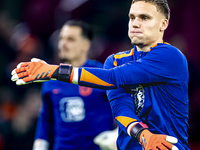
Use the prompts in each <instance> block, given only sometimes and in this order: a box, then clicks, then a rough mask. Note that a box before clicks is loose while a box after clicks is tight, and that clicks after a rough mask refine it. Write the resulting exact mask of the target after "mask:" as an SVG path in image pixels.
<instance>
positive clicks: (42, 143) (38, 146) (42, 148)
mask: <svg viewBox="0 0 200 150" xmlns="http://www.w3.org/2000/svg"><path fill="white" fill-rule="evenodd" d="M48 149H49V142H48V141H46V140H43V139H36V140H35V141H34V143H33V150H48Z"/></svg>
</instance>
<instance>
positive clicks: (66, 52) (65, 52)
mask: <svg viewBox="0 0 200 150" xmlns="http://www.w3.org/2000/svg"><path fill="white" fill-rule="evenodd" d="M81 33H82V30H81V28H80V27H78V26H68V25H66V26H64V27H63V28H62V29H61V32H60V40H59V44H58V47H59V58H60V59H61V60H64V61H70V62H71V61H74V60H79V59H80V58H81V57H83V56H85V55H83V54H84V53H85V52H86V49H85V48H84V44H85V43H84V42H85V40H86V39H85V38H83V36H82V35H81Z"/></svg>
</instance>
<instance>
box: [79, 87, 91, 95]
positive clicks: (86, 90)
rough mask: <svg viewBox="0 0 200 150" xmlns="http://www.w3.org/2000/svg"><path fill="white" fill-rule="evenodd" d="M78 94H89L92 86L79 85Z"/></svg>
mask: <svg viewBox="0 0 200 150" xmlns="http://www.w3.org/2000/svg"><path fill="white" fill-rule="evenodd" d="M79 94H80V95H82V96H89V95H90V94H92V88H88V87H84V86H79Z"/></svg>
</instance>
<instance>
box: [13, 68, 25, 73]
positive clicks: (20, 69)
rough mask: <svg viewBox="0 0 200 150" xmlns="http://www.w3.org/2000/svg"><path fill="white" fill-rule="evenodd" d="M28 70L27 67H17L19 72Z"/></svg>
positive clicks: (16, 70)
mask: <svg viewBox="0 0 200 150" xmlns="http://www.w3.org/2000/svg"><path fill="white" fill-rule="evenodd" d="M26 70H27V67H20V68H17V69H15V72H16V73H17V74H19V73H21V72H25V71H26Z"/></svg>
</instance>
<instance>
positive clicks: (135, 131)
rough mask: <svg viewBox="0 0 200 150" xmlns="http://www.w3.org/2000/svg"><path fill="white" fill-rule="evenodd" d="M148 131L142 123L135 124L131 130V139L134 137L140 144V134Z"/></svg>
mask: <svg viewBox="0 0 200 150" xmlns="http://www.w3.org/2000/svg"><path fill="white" fill-rule="evenodd" d="M145 129H148V126H147V125H146V124H144V123H142V122H140V123H137V124H136V125H134V126H133V127H132V129H131V133H130V134H131V137H134V138H135V139H136V140H137V141H138V142H140V134H141V133H142V131H143V130H145Z"/></svg>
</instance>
